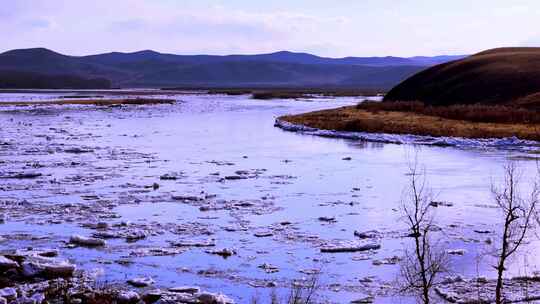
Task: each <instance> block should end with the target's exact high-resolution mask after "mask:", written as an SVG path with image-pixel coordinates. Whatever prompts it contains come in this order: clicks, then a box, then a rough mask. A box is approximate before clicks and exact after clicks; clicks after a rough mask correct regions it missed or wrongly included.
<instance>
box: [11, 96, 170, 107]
mask: <svg viewBox="0 0 540 304" xmlns="http://www.w3.org/2000/svg"><path fill="white" fill-rule="evenodd" d="M175 102H176V101H175V100H173V99H154V98H128V99H88V100H75V99H74V100H47V101H9V102H0V106H47V105H96V106H112V105H145V104H172V103H175Z"/></svg>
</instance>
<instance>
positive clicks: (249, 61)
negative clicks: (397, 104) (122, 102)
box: [0, 48, 465, 90]
mask: <svg viewBox="0 0 540 304" xmlns="http://www.w3.org/2000/svg"><path fill="white" fill-rule="evenodd" d="M463 57H465V56H435V57H420V56H419V57H409V58H402V57H345V58H325V57H319V56H315V55H311V54H307V53H293V52H286V51H282V52H276V53H270V54H260V55H228V56H214V55H173V54H163V53H158V52H155V51H140V52H134V53H118V52H113V53H106V54H99V55H90V56H68V55H63V54H59V53H56V52H54V51H51V50H48V49H45V48H34V49H19V50H12V51H8V52H5V53H1V54H0V88H36V86H38V87H37V88H107V87H124V88H126V87H198V88H216V87H219V88H225V87H230V88H236V87H243V88H257V87H264V88H269V87H287V88H297V87H298V88H301V87H317V88H321V87H328V88H330V87H331V88H340V87H343V88H358V89H381V90H386V89H389V88H391V87H393V86H394V85H396V84H397V83H399V82H401V81H402V80H404V79H405V78H408V77H409V76H411V75H413V74H415V73H417V72H419V71H421V70H423V69H425V68H426V67H429V66H433V65H436V64H440V63H444V62H448V61H452V60H457V59H461V58H463ZM10 75H12V76H10ZM28 79H34V81H30V80H28ZM36 79H39V80H40V81H36ZM61 79H64V80H65V81H64V82H63V81H61ZM85 81H86V82H85Z"/></svg>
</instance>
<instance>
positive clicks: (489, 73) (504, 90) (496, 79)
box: [385, 48, 540, 105]
mask: <svg viewBox="0 0 540 304" xmlns="http://www.w3.org/2000/svg"><path fill="white" fill-rule="evenodd" d="M385 100H403V101H410V100H418V101H423V102H425V103H428V104H433V105H450V104H474V103H494V104H502V103H510V102H518V103H522V104H530V105H533V104H537V103H538V104H540V48H498V49H492V50H487V51H484V52H481V53H478V54H475V55H472V56H470V57H467V58H464V59H461V60H457V61H452V62H448V63H444V64H440V65H436V66H433V67H431V68H429V69H426V70H424V71H422V72H420V73H418V74H416V75H414V76H412V77H410V78H408V79H407V80H405V81H403V82H402V83H400V84H399V85H397V86H396V87H394V88H393V89H392V90H390V92H388V94H387V95H386V97H385Z"/></svg>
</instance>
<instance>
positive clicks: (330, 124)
mask: <svg viewBox="0 0 540 304" xmlns="http://www.w3.org/2000/svg"><path fill="white" fill-rule="evenodd" d="M280 119H282V120H285V121H287V122H290V123H293V124H301V125H305V126H308V127H313V128H318V129H325V130H336V131H357V132H372V133H393V134H414V135H430V136H453V137H466V138H502V137H511V136H516V137H518V138H521V139H530V140H540V123H500V122H473V121H467V120H460V119H449V118H443V117H438V116H432V115H424V114H418V113H414V112H404V111H380V110H379V111H370V110H366V109H362V108H359V107H357V106H348V107H342V108H337V109H331V110H323V111H316V112H310V113H305V114H300V115H287V116H282V117H280Z"/></svg>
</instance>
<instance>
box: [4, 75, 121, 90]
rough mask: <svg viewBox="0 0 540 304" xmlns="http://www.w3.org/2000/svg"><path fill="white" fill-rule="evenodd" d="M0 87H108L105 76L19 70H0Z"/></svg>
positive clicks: (108, 82) (109, 83)
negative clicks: (95, 76) (92, 77)
mask: <svg viewBox="0 0 540 304" xmlns="http://www.w3.org/2000/svg"><path fill="white" fill-rule="evenodd" d="M0 88H2V89H4V88H9V89H110V88H111V82H110V81H109V80H108V79H105V78H94V79H86V78H82V77H79V76H75V75H45V74H40V73H31V72H20V71H0Z"/></svg>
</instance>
